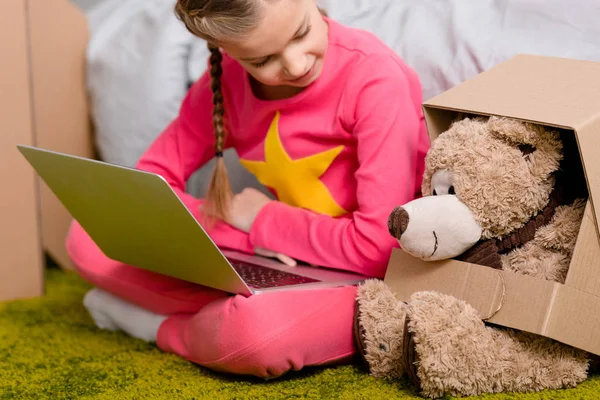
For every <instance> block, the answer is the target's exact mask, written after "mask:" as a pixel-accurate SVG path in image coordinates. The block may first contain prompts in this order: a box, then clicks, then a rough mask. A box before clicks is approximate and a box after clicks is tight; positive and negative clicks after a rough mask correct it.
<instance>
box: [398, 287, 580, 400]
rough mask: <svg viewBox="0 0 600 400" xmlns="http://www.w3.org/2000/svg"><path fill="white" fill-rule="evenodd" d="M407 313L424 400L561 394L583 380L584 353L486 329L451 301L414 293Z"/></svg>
mask: <svg viewBox="0 0 600 400" xmlns="http://www.w3.org/2000/svg"><path fill="white" fill-rule="evenodd" d="M408 314H409V315H410V321H409V324H408V326H409V330H411V331H413V332H414V340H415V342H416V347H417V349H416V350H417V353H418V354H419V364H418V365H417V374H418V375H419V378H420V380H421V389H422V394H423V395H425V396H428V397H432V398H436V397H441V396H444V395H453V396H459V395H478V394H481V393H499V392H526V391H540V390H543V389H560V388H564V387H574V386H576V385H577V384H578V383H580V382H581V381H583V380H584V379H586V377H587V367H588V364H587V359H586V354H585V353H584V352H582V351H578V350H576V349H574V348H572V347H569V346H565V345H561V344H559V343H556V342H553V341H552V340H550V339H547V338H544V337H541V336H537V335H531V334H527V333H523V332H519V331H515V330H511V329H500V328H491V327H487V326H485V325H484V323H483V321H482V320H481V317H480V315H479V314H478V313H477V311H476V310H475V309H474V308H472V307H471V306H469V305H468V304H466V303H465V302H463V301H460V300H457V299H456V298H454V297H451V296H446V295H441V294H439V293H435V292H419V293H415V294H414V295H413V296H412V298H411V300H410V302H409V310H408Z"/></svg>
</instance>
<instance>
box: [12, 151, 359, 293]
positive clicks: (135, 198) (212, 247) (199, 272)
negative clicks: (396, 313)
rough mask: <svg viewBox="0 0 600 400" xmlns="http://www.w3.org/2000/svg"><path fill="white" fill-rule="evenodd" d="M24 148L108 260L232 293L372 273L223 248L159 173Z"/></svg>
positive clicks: (348, 280) (345, 280)
mask: <svg viewBox="0 0 600 400" xmlns="http://www.w3.org/2000/svg"><path fill="white" fill-rule="evenodd" d="M17 148H18V149H19V151H20V152H21V153H22V154H23V156H24V157H25V158H26V159H27V161H29V163H30V164H31V165H32V166H33V168H34V169H35V171H36V172H37V173H38V174H39V175H40V177H41V178H42V179H43V180H44V182H46V184H47V185H48V187H49V188H50V189H51V190H52V192H54V194H55V195H56V196H57V197H58V199H59V200H60V201H61V202H62V204H63V205H64V206H65V208H66V209H67V210H68V211H69V212H70V213H71V215H72V216H73V218H75V219H76V220H77V222H79V223H80V224H81V226H82V227H83V229H85V231H86V232H87V233H88V234H89V235H90V236H91V238H92V239H93V240H94V242H95V243H96V244H97V245H98V246H99V247H100V249H101V250H102V251H103V252H104V254H106V255H107V256H108V257H110V258H112V259H114V260H117V261H121V262H123V263H125V264H128V265H132V266H135V267H138V268H142V269H146V270H149V271H154V272H157V273H160V274H164V275H169V276H172V277H175V278H179V279H183V280H186V281H190V282H194V283H198V284H200V285H204V286H208V287H212V288H215V289H219V290H223V291H226V292H229V293H234V294H242V295H246V296H250V295H253V294H257V293H261V292H265V291H275V290H293V289H310V288H322V287H334V286H345V285H354V284H358V283H359V282H361V281H363V280H364V279H365V278H366V277H364V276H361V275H356V274H353V273H349V272H345V271H335V270H331V269H327V268H317V267H312V266H303V265H298V266H296V267H290V266H287V265H285V264H283V263H281V262H279V261H276V260H274V259H270V258H266V257H261V256H257V255H248V254H244V253H240V252H236V251H228V250H222V249H219V248H218V247H217V246H216V244H215V243H214V242H213V241H212V239H211V238H210V237H209V235H208V234H207V233H206V231H205V230H204V229H203V228H202V226H201V225H200V224H199V223H198V221H197V220H196V218H194V216H193V215H192V214H191V213H190V211H189V210H188V209H187V207H186V206H185V204H184V203H183V202H182V201H181V199H180V198H179V197H178V196H177V194H176V193H175V192H174V191H173V189H172V188H171V186H169V184H168V183H167V181H166V180H165V179H164V178H163V177H162V176H160V175H158V174H153V173H149V172H145V171H140V170H137V169H134V168H128V167H123V166H118V165H113V164H109V163H105V162H101V161H97V160H91V159H87V158H83V157H77V156H73V155H68V154H63V153H59V152H55V151H50V150H46V149H42V148H38V147H32V146H25V145H18V146H17Z"/></svg>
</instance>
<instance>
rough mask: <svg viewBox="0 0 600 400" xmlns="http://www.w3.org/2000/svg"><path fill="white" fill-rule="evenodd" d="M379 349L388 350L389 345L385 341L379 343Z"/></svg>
mask: <svg viewBox="0 0 600 400" xmlns="http://www.w3.org/2000/svg"><path fill="white" fill-rule="evenodd" d="M379 350H381V351H385V352H387V351H388V348H387V345H386V344H385V343H379Z"/></svg>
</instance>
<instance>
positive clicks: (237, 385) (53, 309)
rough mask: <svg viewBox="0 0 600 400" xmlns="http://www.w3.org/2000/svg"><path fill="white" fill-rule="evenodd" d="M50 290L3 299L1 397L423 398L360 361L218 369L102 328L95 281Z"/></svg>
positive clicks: (583, 393) (54, 277) (63, 282)
mask: <svg viewBox="0 0 600 400" xmlns="http://www.w3.org/2000/svg"><path fill="white" fill-rule="evenodd" d="M46 279H47V280H46V282H47V286H46V290H47V293H46V296H45V297H43V298H41V299H33V300H25V301H16V302H10V303H4V304H0V399H67V398H69V399H70V398H75V399H115V398H118V399H152V398H165V399H217V400H218V399H293V398H309V399H419V397H417V396H416V394H415V393H414V391H413V390H412V389H411V388H410V385H409V384H408V382H406V381H403V382H400V383H398V382H386V381H382V380H376V379H374V378H372V377H370V376H368V375H367V374H366V373H364V371H363V370H362V369H361V368H360V367H359V366H358V365H350V366H342V367H336V368H326V369H307V370H305V371H302V372H299V373H292V374H289V375H288V376H286V377H285V378H282V379H279V380H273V381H269V382H265V381H262V380H258V379H252V378H240V377H231V376H223V375H218V374H215V373H211V372H209V371H207V370H205V369H203V368H200V367H198V366H196V365H194V364H191V363H189V362H186V361H184V360H182V359H180V358H178V357H176V356H174V355H170V354H165V353H162V352H161V351H160V350H158V349H157V348H156V347H155V346H154V345H149V344H146V343H144V342H142V341H138V340H134V339H131V338H129V337H127V336H125V335H124V334H122V333H114V332H107V331H100V330H98V329H96V328H95V326H94V325H93V323H92V321H91V319H90V318H89V316H88V315H87V313H86V312H85V310H84V308H83V306H82V304H81V301H82V297H83V295H84V293H85V292H86V290H88V289H89V286H88V285H87V284H86V283H85V282H83V281H82V280H81V279H80V278H79V277H78V276H76V275H75V274H73V273H69V272H63V271H60V270H58V269H48V270H47V271H46ZM599 397H600V377H595V378H592V379H590V380H588V381H587V382H585V383H584V384H582V385H581V386H580V387H578V388H577V389H572V390H565V391H548V392H544V393H536V394H526V395H507V394H502V395H490V396H483V398H485V399H594V398H599Z"/></svg>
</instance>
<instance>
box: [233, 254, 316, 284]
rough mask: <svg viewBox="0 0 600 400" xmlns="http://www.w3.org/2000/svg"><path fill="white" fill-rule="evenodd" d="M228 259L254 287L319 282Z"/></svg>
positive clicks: (247, 282)
mask: <svg viewBox="0 0 600 400" xmlns="http://www.w3.org/2000/svg"><path fill="white" fill-rule="evenodd" d="M229 261H230V262H231V265H232V266H233V268H234V269H235V270H236V271H237V273H238V274H240V276H241V277H242V279H243V280H244V281H245V282H246V284H247V285H248V286H250V287H252V288H256V289H264V288H271V287H278V286H289V285H299V284H302V283H312V282H320V281H319V280H317V279H313V278H307V277H305V276H301V275H296V274H292V273H289V272H283V271H278V270H276V269H271V268H267V267H263V266H261V265H256V264H250V263H246V262H243V261H237V260H229Z"/></svg>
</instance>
